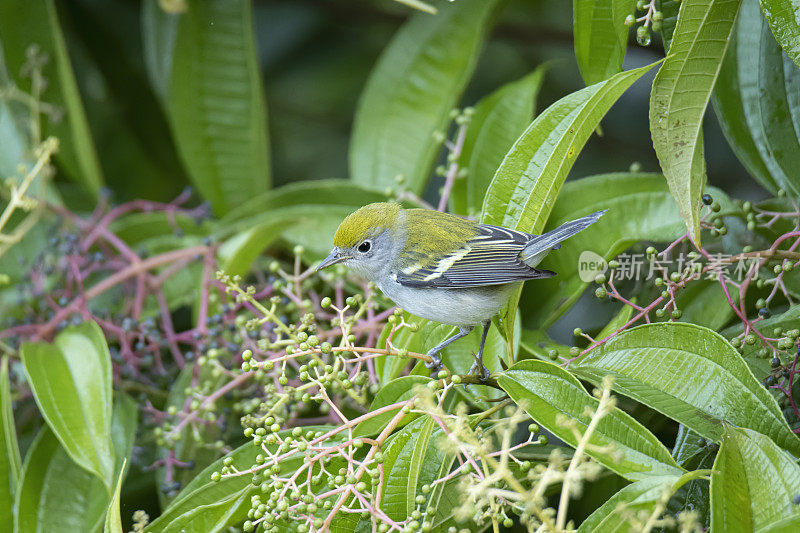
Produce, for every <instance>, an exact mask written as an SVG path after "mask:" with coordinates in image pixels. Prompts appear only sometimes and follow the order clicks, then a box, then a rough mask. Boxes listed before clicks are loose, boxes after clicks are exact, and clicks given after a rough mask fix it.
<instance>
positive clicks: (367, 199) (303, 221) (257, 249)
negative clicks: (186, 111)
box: [214, 180, 386, 275]
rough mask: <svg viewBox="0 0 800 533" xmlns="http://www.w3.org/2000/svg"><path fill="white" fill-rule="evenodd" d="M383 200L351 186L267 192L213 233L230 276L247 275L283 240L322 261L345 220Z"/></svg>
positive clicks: (324, 183) (338, 183) (336, 183)
mask: <svg viewBox="0 0 800 533" xmlns="http://www.w3.org/2000/svg"><path fill="white" fill-rule="evenodd" d="M385 200H386V196H385V195H384V194H383V193H378V192H376V191H373V190H370V189H367V188H364V187H362V186H360V185H358V184H354V183H353V182H351V181H349V180H319V181H307V182H300V183H293V184H290V185H285V186H283V187H280V188H278V189H275V190H272V191H268V192H266V193H264V194H261V195H258V196H256V197H254V198H252V199H250V200H249V201H247V202H245V203H244V204H242V205H241V206H239V207H237V208H236V210H235V211H231V212H230V213H229V214H227V215H226V216H225V217H223V218H222V220H221V221H220V223H219V225H218V227H217V228H216V229H215V231H214V235H215V236H216V238H218V239H224V240H225V242H224V243H223V244H222V246H221V247H220V249H219V257H220V263H221V265H222V268H223V270H225V271H226V272H227V273H228V274H231V275H235V274H242V275H243V274H245V273H246V272H247V270H248V269H249V268H250V266H251V265H252V263H253V261H254V260H255V259H256V258H257V257H258V255H259V254H261V252H263V251H264V250H265V249H266V248H268V247H269V246H270V245H272V244H273V243H274V242H275V241H276V240H277V239H279V238H280V237H283V239H285V240H288V241H290V242H292V244H303V245H304V246H305V248H306V250H307V251H308V252H309V255H311V256H312V257H314V256H320V257H324V256H325V255H327V254H328V252H329V251H330V247H331V246H332V244H333V234H334V232H335V231H336V228H337V227H338V226H339V224H340V223H341V221H342V219H344V217H346V216H347V215H349V214H350V213H351V212H352V211H355V210H356V209H358V208H359V207H361V206H363V205H366V204H369V203H373V202H382V201H385ZM298 240H300V241H302V242H297V241H298Z"/></svg>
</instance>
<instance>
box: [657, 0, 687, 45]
mask: <svg viewBox="0 0 800 533" xmlns="http://www.w3.org/2000/svg"><path fill="white" fill-rule="evenodd" d="M681 1H682V0H656V10H658V11H661V14H662V16H663V17H664V19H663V20H662V21H661V38H662V39H663V40H664V50H665V51H666V52H667V53H669V51H670V47H671V46H672V34H673V33H674V32H675V24H677V22H678V11H679V10H680V8H681Z"/></svg>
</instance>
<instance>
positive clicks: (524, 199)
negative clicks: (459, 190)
mask: <svg viewBox="0 0 800 533" xmlns="http://www.w3.org/2000/svg"><path fill="white" fill-rule="evenodd" d="M652 67H653V65H647V66H644V67H641V68H638V69H635V70H629V71H626V72H620V73H619V74H616V75H614V76H612V77H611V78H609V79H608V80H606V81H603V82H600V83H596V84H594V85H590V86H589V87H586V88H584V89H581V90H579V91H576V92H574V93H572V94H569V95H567V96H565V97H563V98H561V99H560V100H558V101H557V102H556V103H554V104H552V105H551V106H550V107H548V108H547V109H545V110H544V111H543V112H542V113H541V114H540V115H539V116H538V117H536V120H534V121H533V123H532V124H531V125H530V126H529V127H528V129H527V130H525V132H524V133H523V134H522V136H521V137H520V138H519V139H517V142H516V143H514V146H512V147H511V150H509V152H508V154H506V157H505V159H503V162H502V164H501V165H500V168H498V169H497V172H496V173H495V175H494V178H492V182H491V184H490V185H489V189H488V190H487V191H486V197H485V198H484V201H483V210H482V213H481V222H483V223H484V224H494V225H496V226H504V227H507V228H513V229H518V230H522V231H527V232H529V233H535V234H540V233H542V231H543V230H544V225H545V222H546V221H547V218H548V216H549V215H550V211H551V210H552V209H553V205H554V204H555V201H556V197H557V196H558V193H559V191H560V190H561V186H562V185H563V184H564V180H566V178H567V174H568V173H569V170H570V169H571V168H572V165H573V163H574V162H575V159H576V158H577V156H578V153H580V151H581V149H582V148H583V145H584V144H586V141H587V140H588V139H589V136H590V135H591V134H592V132H593V131H594V130H595V128H597V126H598V124H600V120H601V119H602V118H603V116H604V115H605V114H606V112H608V110H609V109H610V108H611V106H612V105H613V104H614V102H616V101H617V99H618V98H619V97H620V96H621V95H622V93H623V92H625V90H626V89H627V88H628V87H630V86H631V84H633V82H635V81H636V80H637V79H639V78H640V77H641V76H642V75H643V74H644V73H645V72H647V71H648V70H650V69H651V68H652ZM518 301H519V291H517V292H516V294H515V295H513V296H512V297H511V298H510V301H509V304H508V306H507V308H506V310H505V311H504V312H503V313H502V321H503V328H504V334H505V336H506V338H509V337H510V328H511V327H512V325H513V324H514V315H515V314H516V309H517V302H518Z"/></svg>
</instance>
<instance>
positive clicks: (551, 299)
mask: <svg viewBox="0 0 800 533" xmlns="http://www.w3.org/2000/svg"><path fill="white" fill-rule="evenodd" d="M603 209H608V211H607V212H606V213H605V214H604V215H603V216H602V217H601V218H600V220H598V221H597V222H596V223H594V224H592V225H591V226H589V227H588V228H586V229H585V230H583V231H582V232H580V233H578V234H577V235H575V236H573V237H570V239H569V241H567V242H566V243H565V244H564V246H562V247H561V249H560V250H557V251H555V252H553V253H551V254H549V255H548V256H547V257H546V258H545V259H544V261H543V262H542V268H546V269H548V270H552V271H554V272H556V273H557V274H558V275H557V276H555V277H553V278H549V279H541V280H534V281H531V282H529V283H526V284H525V287H524V288H523V297H522V298H521V300H520V305H521V309H522V311H523V316H524V317H525V320H526V323H528V324H530V325H535V326H536V327H547V326H549V325H550V324H552V323H553V322H555V321H556V320H557V319H558V317H560V316H561V315H563V314H564V313H565V312H566V311H567V310H568V309H569V308H570V307H571V306H572V305H573V304H574V303H575V301H576V300H577V299H578V297H579V296H580V295H581V293H582V292H583V290H584V289H585V288H586V286H587V285H588V284H589V282H591V278H590V277H589V276H584V277H585V278H586V281H584V279H582V278H581V270H580V261H581V260H582V259H584V260H585V259H586V257H588V254H587V253H586V252H587V251H588V252H591V253H594V254H597V255H599V256H600V257H602V258H603V259H605V260H606V261H608V260H609V259H612V258H613V257H615V256H616V255H617V254H619V253H620V252H622V251H623V250H625V249H626V248H628V247H629V246H631V245H633V244H634V243H636V242H638V241H640V240H649V241H656V242H668V241H670V240H672V239H674V238H676V237H678V236H679V235H680V234H681V231H682V229H683V224H682V221H681V217H680V214H679V213H678V209H677V208H676V207H675V202H674V201H673V200H672V196H671V195H670V193H669V189H668V188H667V185H666V183H664V178H663V177H662V176H661V175H659V174H646V173H618V174H602V175H599V176H592V177H589V178H584V179H581V180H576V181H570V182H568V183H566V184H565V185H564V188H563V189H562V191H561V194H560V195H559V198H558V200H557V201H556V204H555V206H554V207H553V212H552V213H551V215H550V218H549V219H548V222H547V226H546V227H545V230H550V229H553V228H555V227H557V226H559V225H560V224H563V223H565V222H567V221H570V220H574V219H576V218H579V217H581V216H584V215H588V214H590V213H593V212H595V211H600V210H603ZM648 268H649V266H648V265H647V264H646V262H645V264H643V265H642V273H641V275H642V277H646V276H647V275H648ZM585 270H587V271H588V269H585Z"/></svg>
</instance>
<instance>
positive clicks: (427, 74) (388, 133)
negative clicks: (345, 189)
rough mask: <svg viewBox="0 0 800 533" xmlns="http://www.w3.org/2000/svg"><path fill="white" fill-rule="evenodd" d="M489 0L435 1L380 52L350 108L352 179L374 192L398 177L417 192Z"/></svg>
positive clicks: (474, 51) (484, 25)
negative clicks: (353, 111)
mask: <svg viewBox="0 0 800 533" xmlns="http://www.w3.org/2000/svg"><path fill="white" fill-rule="evenodd" d="M496 4H497V0H460V1H459V2H452V3H450V2H441V3H439V4H438V7H439V13H438V14H437V15H433V16H432V15H429V14H427V13H415V14H414V15H412V16H411V18H410V19H409V20H408V22H406V23H405V24H404V25H403V26H402V27H401V28H400V30H399V31H398V32H397V34H396V35H395V36H394V38H393V39H392V41H391V42H390V43H389V45H388V46H387V47H386V49H385V50H384V51H383V54H382V55H381V57H380V59H379V60H378V63H377V65H376V66H375V69H374V70H373V71H372V73H371V74H370V77H369V79H368V80H367V84H366V86H365V88H364V91H363V93H362V94H361V99H360V100H359V103H358V108H357V110H356V117H355V124H354V125H353V138H352V141H351V144H350V171H351V176H352V178H353V180H355V181H356V182H358V183H361V184H363V185H368V186H372V187H375V188H378V189H381V190H382V189H384V188H385V187H396V185H397V183H396V182H395V177H396V176H398V175H402V176H404V177H405V179H406V183H407V186H408V188H409V189H410V190H411V191H413V192H416V193H421V192H422V190H423V189H424V188H425V184H426V183H427V181H428V176H429V174H430V169H431V165H432V164H433V160H434V158H435V156H436V154H437V153H438V150H439V144H438V143H437V142H436V141H435V140H434V138H433V134H434V132H436V131H444V130H445V129H446V128H447V125H448V123H449V121H450V111H451V110H452V109H453V107H454V106H455V105H456V104H457V103H458V99H459V96H460V95H461V92H462V91H463V90H464V87H465V86H466V84H467V81H468V80H469V78H470V76H471V75H472V71H473V69H474V67H475V63H476V60H477V57H478V53H479V52H480V49H481V46H482V43H483V39H484V37H485V35H486V32H487V31H488V29H489V27H490V24H491V19H492V13H493V11H494V7H495V5H496Z"/></svg>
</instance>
